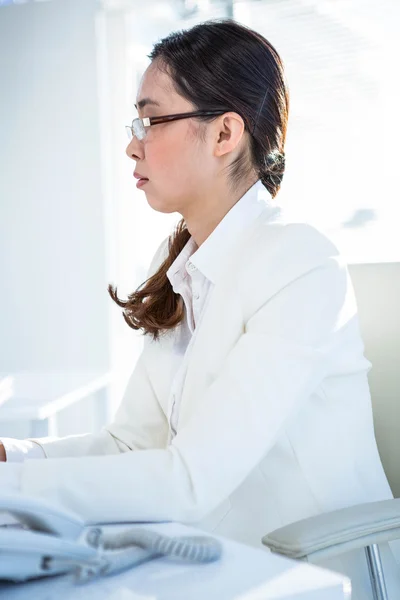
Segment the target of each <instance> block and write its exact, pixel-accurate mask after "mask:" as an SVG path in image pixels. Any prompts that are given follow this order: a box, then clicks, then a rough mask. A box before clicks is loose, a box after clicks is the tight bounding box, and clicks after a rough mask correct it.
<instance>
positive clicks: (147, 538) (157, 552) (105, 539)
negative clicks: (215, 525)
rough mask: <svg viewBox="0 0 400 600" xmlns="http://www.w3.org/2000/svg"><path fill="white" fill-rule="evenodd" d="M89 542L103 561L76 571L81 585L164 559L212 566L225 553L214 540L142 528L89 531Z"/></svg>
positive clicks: (81, 567) (87, 536)
mask: <svg viewBox="0 0 400 600" xmlns="http://www.w3.org/2000/svg"><path fill="white" fill-rule="evenodd" d="M86 542H87V543H88V544H89V545H90V546H92V547H94V548H97V549H98V550H99V559H98V560H97V561H95V562H94V563H93V564H82V565H79V566H78V567H77V568H76V570H75V576H76V579H77V580H78V581H79V582H84V581H87V580H89V579H92V578H93V577H96V576H104V575H111V574H113V573H116V572H119V571H122V570H124V569H127V568H129V567H132V566H134V565H137V564H140V563H143V562H145V561H148V560H152V559H154V558H158V557H160V556H168V557H172V558H176V559H181V560H183V561H186V562H193V563H209V562H213V561H216V560H218V559H219V558H220V557H221V554H222V544H221V543H220V542H219V541H218V540H216V539H214V538H212V537H207V536H178V537H169V536H166V535H163V534H160V533H157V532H156V531H152V530H150V529H141V528H138V527H133V528H131V529H127V530H125V531H122V532H120V533H111V532H104V531H102V529H100V528H99V527H95V528H93V529H90V530H89V531H88V533H87V535H86Z"/></svg>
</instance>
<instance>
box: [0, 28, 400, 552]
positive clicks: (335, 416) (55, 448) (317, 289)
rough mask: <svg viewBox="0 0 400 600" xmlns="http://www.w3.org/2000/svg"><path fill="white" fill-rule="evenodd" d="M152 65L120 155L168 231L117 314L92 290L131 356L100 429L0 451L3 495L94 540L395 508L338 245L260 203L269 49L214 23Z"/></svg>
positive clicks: (266, 152) (277, 108) (244, 529)
mask: <svg viewBox="0 0 400 600" xmlns="http://www.w3.org/2000/svg"><path fill="white" fill-rule="evenodd" d="M150 58H151V64H150V66H149V67H148V68H147V70H146V72H145V73H144V75H143V78H142V81H141V85H140V89H139V93H138V102H137V108H138V111H139V115H140V118H139V119H135V120H134V121H133V123H132V126H130V127H129V128H128V131H129V133H130V135H131V141H130V143H129V145H128V147H127V155H128V157H129V158H131V159H133V161H134V162H135V168H136V171H135V177H137V178H138V179H140V182H139V183H138V186H140V187H141V188H143V191H144V192H145V194H146V198H147V201H148V202H149V204H150V206H152V208H154V209H155V210H157V211H160V212H164V213H170V212H175V211H176V212H179V213H180V214H181V215H182V220H181V221H180V223H179V225H178V227H177V228H176V231H175V232H174V233H173V235H171V238H167V239H166V240H164V241H163V242H162V243H161V245H160V247H159V249H158V251H157V252H156V254H155V256H154V258H153V261H152V264H151V266H150V270H149V273H148V279H147V280H146V281H145V283H144V284H143V285H142V286H140V287H139V289H138V290H136V292H134V293H133V294H132V295H130V296H129V299H128V301H127V302H123V301H121V300H119V298H118V296H117V293H116V290H115V289H113V288H112V287H111V286H110V287H109V292H110V294H111V296H112V298H113V299H114V300H115V301H116V302H117V303H118V304H119V305H120V306H121V307H123V309H124V311H123V316H124V318H125V320H126V322H127V324H128V325H129V326H130V327H132V328H133V329H140V330H141V331H142V332H143V333H144V335H145V339H144V350H143V353H142V354H141V356H140V358H139V360H138V363H137V365H136V367H135V369H134V371H133V373H132V375H131V378H130V380H129V382H128V385H127V388H126V391H125V394H124V397H123V399H122V402H121V405H120V407H119V410H118V411H117V414H116V416H115V419H114V421H113V422H112V423H110V424H109V425H108V426H107V427H105V428H103V430H102V431H101V432H100V433H97V434H86V435H79V436H68V437H64V438H60V439H50V438H44V439H36V440H25V441H17V440H11V439H8V440H6V439H3V444H4V448H3V452H4V458H5V457H6V455H7V459H8V462H7V463H6V464H5V465H2V469H1V470H0V478H1V479H0V480H1V482H2V485H3V489H4V487H7V486H8V489H14V490H19V491H20V492H21V493H22V494H27V495H32V496H35V497H43V498H47V499H51V500H54V501H56V502H58V503H60V504H61V505H62V506H64V507H65V508H68V509H72V510H74V511H76V512H78V513H79V514H81V515H82V516H83V517H84V518H85V519H88V520H90V521H91V522H94V521H142V520H150V521H161V520H176V521H181V522H184V523H191V524H195V525H196V526H198V527H201V528H203V529H205V530H209V531H213V532H215V533H218V534H222V535H225V536H229V537H231V538H234V539H236V540H239V541H242V542H245V543H248V544H252V545H254V546H258V547H262V545H261V538H262V536H263V535H265V534H266V533H267V532H269V531H271V530H273V529H275V528H277V527H280V526H282V525H285V524H287V523H290V522H292V521H296V520H298V519H302V518H305V517H308V516H311V515H315V514H317V513H320V512H323V511H328V510H332V509H336V508H341V507H345V506H349V505H353V504H356V503H359V502H367V501H374V500H381V499H385V498H390V497H392V494H391V491H390V488H389V485H388V483H387V480H386V477H385V475H384V472H383V469H382V465H381V462H380V459H379V455H378V452H377V447H376V443H375V438H374V431H373V423H372V413H371V401H370V395H369V389H368V382H367V372H368V370H369V368H370V366H371V365H370V363H369V362H368V360H366V359H365V358H364V356H363V343H362V340H361V338H360V332H359V326H358V320H357V310H356V303H355V298H354V294H353V290H352V286H351V282H350V280H349V275H348V272H347V268H346V265H345V264H344V262H343V260H342V259H341V257H340V256H339V253H338V251H337V249H336V247H335V246H334V245H333V244H332V243H331V242H330V241H329V240H328V239H327V238H326V237H325V236H324V235H322V234H321V233H319V232H318V231H317V230H315V229H314V228H313V227H311V226H309V225H307V224H302V223H290V222H288V221H287V220H286V219H285V218H284V216H283V213H282V212H281V211H280V209H279V208H277V207H276V206H275V204H274V202H273V198H275V196H276V194H277V193H278V191H279V187H280V183H281V179H282V176H283V173H284V166H285V154H284V144H285V136H286V128H287V120H288V104H289V101H288V90H287V87H286V83H285V77H284V71H283V65H282V62H281V59H280V57H279V55H278V54H277V52H276V50H275V49H274V48H273V46H272V45H271V44H270V43H269V42H268V41H267V40H266V39H265V38H263V37H262V36H261V35H260V34H258V33H256V32H255V31H252V30H251V29H248V28H246V27H244V26H242V25H239V24H238V23H235V22H233V21H230V20H226V21H211V22H206V23H202V24H200V25H196V26H195V27H193V28H192V29H190V30H187V31H182V32H179V33H173V34H171V35H169V36H168V37H167V38H165V39H163V40H161V41H159V42H158V43H157V44H156V45H155V47H154V48H153V51H152V53H151V55H150ZM4 449H5V451H4ZM42 457H46V458H47V460H38V459H39V458H42ZM24 458H31V459H32V458H35V459H36V460H28V461H23V462H20V463H19V464H15V462H11V461H15V460H21V459H24Z"/></svg>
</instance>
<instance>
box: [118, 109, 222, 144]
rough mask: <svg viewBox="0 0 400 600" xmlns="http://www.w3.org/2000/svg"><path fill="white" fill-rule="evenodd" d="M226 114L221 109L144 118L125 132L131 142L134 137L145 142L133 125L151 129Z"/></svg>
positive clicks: (137, 119) (126, 128)
mask: <svg viewBox="0 0 400 600" xmlns="http://www.w3.org/2000/svg"><path fill="white" fill-rule="evenodd" d="M226 112H227V110H221V109H216V110H196V111H193V112H188V113H177V114H174V115H161V116H159V117H144V118H140V117H137V118H135V119H133V120H132V124H131V125H125V130H126V132H127V134H128V137H129V139H130V140H132V139H133V137H136V138H137V139H138V140H143V139H144V138H145V135H144V136H143V137H141V138H139V137H138V136H137V135H136V134H135V133H134V131H133V124H134V123H135V122H136V123H137V122H140V123H142V126H143V128H144V127H151V125H159V124H160V123H169V122H171V121H178V120H180V119H188V118H190V117H208V116H214V115H215V116H218V115H223V114H224V113H226ZM145 133H146V132H145Z"/></svg>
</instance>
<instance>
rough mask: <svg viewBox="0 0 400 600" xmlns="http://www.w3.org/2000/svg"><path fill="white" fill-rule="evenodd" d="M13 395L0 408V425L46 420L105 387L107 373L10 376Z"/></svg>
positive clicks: (109, 381)
mask: <svg viewBox="0 0 400 600" xmlns="http://www.w3.org/2000/svg"><path fill="white" fill-rule="evenodd" d="M10 375H11V376H12V377H13V395H12V396H11V398H9V399H7V400H6V401H5V402H3V403H2V404H1V405H0V421H12V420H14V419H15V420H18V419H27V420H31V419H46V418H48V417H50V416H51V415H53V414H55V413H57V412H58V411H60V410H62V409H63V408H66V407H67V406H70V405H71V404H74V403H75V402H77V401H78V400H81V399H82V398H86V397H87V396H90V395H91V394H93V393H94V392H97V391H98V390H100V389H102V388H105V387H107V386H108V385H109V384H110V383H111V381H112V374H111V373H110V372H108V373H88V372H81V373H79V372H76V373H11V374H10Z"/></svg>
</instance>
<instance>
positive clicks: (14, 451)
mask: <svg viewBox="0 0 400 600" xmlns="http://www.w3.org/2000/svg"><path fill="white" fill-rule="evenodd" d="M0 442H1V443H2V444H3V446H4V450H5V453H6V461H7V462H23V461H24V460H27V459H28V458H46V455H45V453H44V450H43V448H42V447H41V446H39V444H37V443H35V442H33V441H31V440H16V439H14V438H2V439H0Z"/></svg>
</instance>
